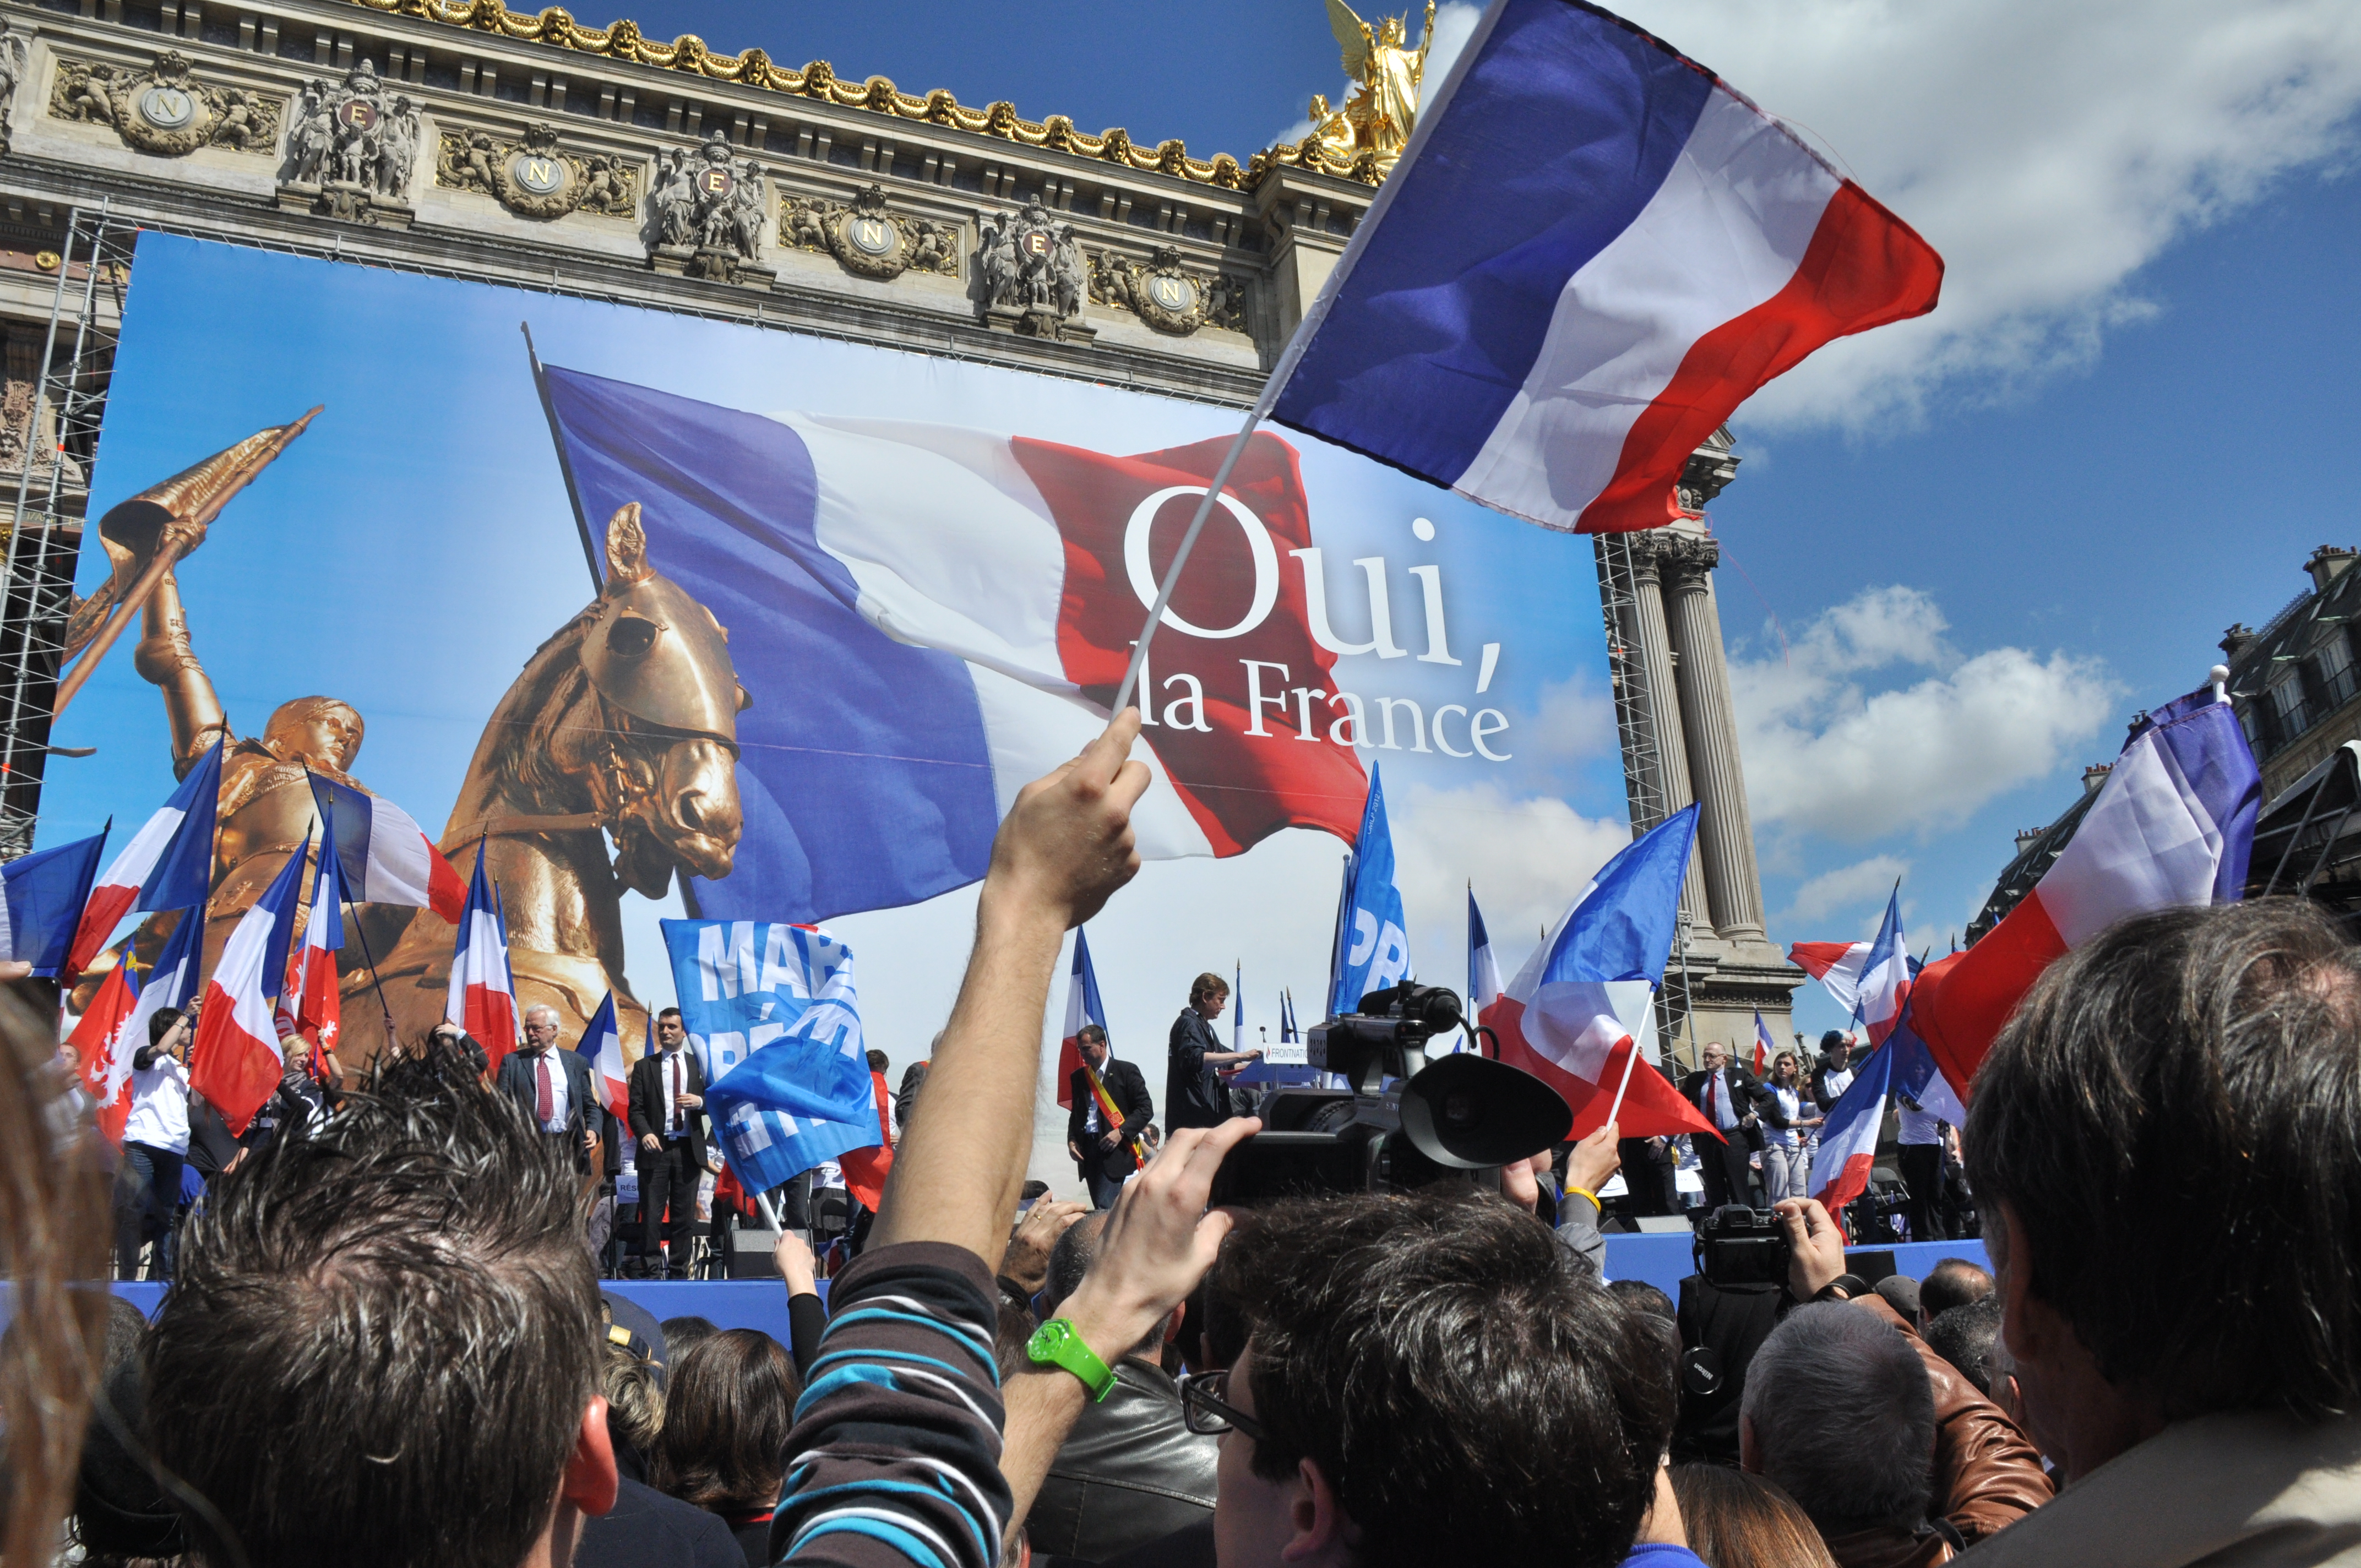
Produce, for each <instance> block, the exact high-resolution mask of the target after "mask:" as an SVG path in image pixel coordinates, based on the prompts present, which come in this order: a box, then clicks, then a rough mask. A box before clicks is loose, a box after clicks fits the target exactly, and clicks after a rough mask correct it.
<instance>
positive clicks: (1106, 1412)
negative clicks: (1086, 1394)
mask: <svg viewBox="0 0 2361 1568" xmlns="http://www.w3.org/2000/svg"><path fill="white" fill-rule="evenodd" d="M1106 1222H1107V1216H1106V1215H1105V1214H1104V1212H1101V1213H1095V1214H1088V1215H1085V1216H1083V1217H1082V1219H1080V1220H1078V1221H1076V1222H1075V1223H1073V1224H1071V1225H1069V1226H1068V1227H1067V1228H1066V1231H1065V1234H1062V1235H1060V1237H1059V1238H1058V1240H1057V1244H1056V1245H1054V1246H1052V1247H1051V1248H1050V1249H1049V1280H1048V1282H1047V1283H1046V1284H1045V1285H1044V1286H1043V1287H1042V1288H1041V1314H1042V1316H1043V1317H1045V1318H1055V1317H1056V1316H1057V1315H1058V1311H1059V1309H1060V1308H1061V1307H1063V1306H1064V1305H1065V1303H1066V1299H1067V1298H1068V1297H1070V1296H1071V1295H1073V1293H1074V1292H1075V1291H1077V1290H1079V1289H1081V1288H1082V1280H1083V1279H1084V1278H1085V1277H1087V1276H1088V1275H1089V1273H1090V1269H1091V1266H1092V1265H1093V1263H1095V1262H1097V1261H1098V1255H1099V1239H1100V1237H1101V1235H1102V1234H1104V1231H1105V1228H1106ZM1185 1311H1186V1309H1185V1307H1183V1308H1175V1309H1174V1310H1173V1311H1172V1312H1171V1313H1170V1315H1169V1316H1168V1317H1167V1318H1166V1319H1165V1320H1164V1321H1162V1322H1160V1323H1159V1324H1157V1325H1156V1327H1155V1328H1154V1329H1153V1330H1151V1331H1149V1332H1148V1334H1147V1335H1146V1336H1145V1337H1143V1338H1142V1339H1141V1340H1140V1342H1139V1343H1137V1344H1135V1345H1133V1346H1132V1347H1131V1348H1130V1350H1129V1351H1128V1352H1126V1354H1125V1355H1124V1357H1123V1359H1122V1360H1121V1361H1120V1362H1118V1363H1116V1364H1115V1387H1113V1388H1111V1389H1109V1390H1108V1391H1107V1396H1106V1398H1104V1399H1100V1400H1097V1401H1095V1402H1093V1403H1092V1404H1090V1405H1087V1406H1084V1407H1083V1409H1082V1419H1081V1420H1078V1421H1076V1422H1075V1423H1074V1427H1073V1430H1072V1431H1070V1432H1068V1433H1067V1434H1066V1441H1065V1443H1064V1445H1063V1446H1062V1447H1060V1449H1059V1450H1058V1457H1057V1458H1056V1459H1054V1460H1052V1461H1051V1462H1050V1464H1049V1479H1048V1480H1046V1481H1044V1482H1042V1483H1041V1490H1040V1492H1039V1494H1038V1496H1036V1497H1034V1499H1033V1508H1032V1510H1031V1511H1030V1512H1029V1513H1027V1515H1026V1516H1025V1533H1026V1537H1027V1540H1028V1541H1030V1543H1031V1545H1032V1548H1033V1550H1034V1551H1035V1552H1041V1553H1048V1554H1050V1555H1053V1556H1060V1557H1077V1558H1081V1559H1082V1560H1083V1561H1084V1562H1089V1563H1104V1562H1105V1561H1106V1560H1107V1559H1108V1558H1110V1557H1113V1556H1115V1554H1116V1553H1117V1552H1125V1551H1127V1550H1129V1549H1130V1548H1132V1547H1135V1546H1139V1545H1143V1544H1145V1543H1146V1542H1148V1541H1155V1540H1158V1539H1159V1538H1161V1537H1163V1536H1166V1535H1170V1533H1172V1532H1173V1531H1174V1530H1185V1529H1187V1528H1188V1527H1190V1526H1191V1525H1193V1524H1201V1523H1202V1522H1203V1521H1205V1520H1207V1519H1212V1518H1213V1467H1214V1464H1215V1462H1216V1460H1217V1459H1218V1457H1219V1454H1220V1452H1221V1450H1220V1445H1219V1444H1218V1443H1217V1442H1215V1441H1214V1440H1213V1439H1212V1438H1210V1437H1206V1436H1203V1435H1201V1434H1199V1433H1197V1432H1192V1431H1190V1430H1189V1428H1188V1426H1187V1424H1186V1422H1185V1421H1184V1420H1182V1416H1181V1409H1180V1389H1179V1387H1177V1386H1176V1385H1175V1384H1174V1383H1173V1381H1172V1378H1171V1376H1170V1375H1169V1374H1168V1373H1166V1371H1165V1370H1164V1366H1163V1364H1162V1361H1161V1357H1162V1354H1163V1351H1164V1346H1165V1344H1166V1343H1167V1342H1168V1341H1170V1340H1172V1339H1175V1338H1177V1337H1178V1336H1179V1334H1180V1325H1181V1321H1182V1319H1183V1316H1184V1314H1185Z"/></svg>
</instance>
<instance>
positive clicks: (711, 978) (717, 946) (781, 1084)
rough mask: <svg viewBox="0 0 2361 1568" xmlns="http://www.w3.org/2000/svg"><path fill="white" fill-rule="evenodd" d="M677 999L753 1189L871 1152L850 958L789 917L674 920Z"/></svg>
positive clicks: (725, 1135) (715, 1111) (669, 934)
mask: <svg viewBox="0 0 2361 1568" xmlns="http://www.w3.org/2000/svg"><path fill="white" fill-rule="evenodd" d="M663 924H664V948H665V951H666V952H667V953H669V954H670V955H671V958H672V974H673V984H674V987H675V991H674V994H675V996H676V997H678V998H679V1002H680V1011H681V1022H682V1024H683V1025H684V1026H685V1027H686V1029H687V1031H688V1045H689V1048H690V1049H691V1050H694V1051H695V1052H696V1053H697V1065H698V1066H700V1067H701V1068H703V1069H705V1082H706V1090H705V1110H706V1113H707V1114H708V1115H709V1116H711V1117H712V1118H713V1124H714V1126H715V1127H717V1128H719V1130H720V1135H721V1149H722V1155H723V1157H724V1158H726V1159H728V1160H729V1162H730V1168H731V1169H732V1170H734V1171H736V1172H737V1173H738V1179H739V1180H740V1181H741V1182H742V1183H743V1184H744V1185H745V1188H746V1190H748V1191H749V1192H763V1191H767V1190H770V1189H771V1188H774V1187H776V1186H777V1185H778V1184H779V1183H780V1182H782V1181H785V1180H787V1179H789V1178H791V1177H795V1176H798V1175H801V1174H802V1173H803V1172H805V1171H807V1170H809V1169H811V1168H813V1167H814V1166H816V1165H818V1164H819V1163H820V1162H821V1161H823V1160H829V1159H834V1158H835V1157H837V1156H839V1155H841V1154H845V1153H849V1152H850V1151H851V1150H853V1149H861V1148H872V1147H874V1146H876V1145H877V1143H878V1141H879V1139H878V1129H877V1102H876V1098H875V1095H874V1093H873V1090H872V1087H871V1082H870V1077H869V1058H868V1053H867V1052H866V1051H865V1050H864V1049H863V1048H862V1043H861V1006H860V1000H859V997H858V996H857V994H856V993H855V992H854V990H853V984H852V951H851V948H847V947H845V946H844V944H842V943H841V942H839V941H838V940H837V939H836V938H833V937H830V936H829V935H828V934H827V933H826V932H824V931H812V930H807V929H805V928H803V927H796V926H790V925H788V924H786V923H785V922H784V921H764V920H666V921H664V923H663Z"/></svg>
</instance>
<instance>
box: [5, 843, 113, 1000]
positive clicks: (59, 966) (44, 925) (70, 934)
mask: <svg viewBox="0 0 2361 1568" xmlns="http://www.w3.org/2000/svg"><path fill="white" fill-rule="evenodd" d="M113 826H114V824H113V822H112V821H111V820H110V822H109V823H108V825H107V828H101V829H100V830H99V831H98V833H97V834H96V835H95V836H94V837H93V838H88V839H75V840H73V841H72V842H71V843H69V844H60V845H59V846H57V847H56V848H55V849H51V850H34V851H33V852H32V853H31V854H29V855H23V856H19V857H18V858H17V859H16V860H13V861H9V862H8V863H7V864H6V865H5V866H0V879H5V882H6V884H7V888H6V896H5V897H0V956H5V957H7V958H11V959H16V961H17V962H19V963H27V964H30V965H32V966H33V972H34V973H35V974H37V975H42V976H50V975H56V974H58V973H60V971H61V970H64V969H65V967H66V960H67V959H68V957H69V955H70V954H71V951H72V948H73V939H74V937H75V935H76V933H77V932H78V931H79V930H80V929H81V926H82V911H83V910H84V909H85V908H87V907H88V906H89V904H90V891H91V886H92V883H93V882H94V880H95V879H96V878H97V876H98V857H99V852H100V851H101V850H104V849H105V848H106V834H107V831H108V828H112V827H113ZM80 972H81V971H80V970H75V971H72V973H73V974H79V973H80ZM67 978H69V979H71V978H72V975H71V974H70V975H69V976H68V977H67Z"/></svg>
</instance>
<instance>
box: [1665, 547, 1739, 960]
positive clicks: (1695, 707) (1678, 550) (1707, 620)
mask: <svg viewBox="0 0 2361 1568" xmlns="http://www.w3.org/2000/svg"><path fill="white" fill-rule="evenodd" d="M1660 548H1661V551H1662V560H1663V566H1662V569H1663V574H1664V600H1665V609H1666V612H1667V619H1668V620H1670V622H1671V631H1672V642H1673V650H1674V652H1675V654H1676V655H1677V656H1678V658H1679V665H1678V669H1677V683H1678V685H1679V687H1680V694H1681V728H1682V729H1683V731H1684V732H1685V737H1686V740H1687V741H1688V757H1689V776H1690V777H1691V779H1692V780H1694V781H1695V784H1696V788H1697V798H1698V799H1699V800H1701V801H1702V802H1704V805H1705V810H1704V811H1703V813H1702V814H1701V815H1700V817H1699V818H1698V821H1697V848H1698V850H1699V852H1700V858H1701V859H1702V860H1703V861H1705V886H1706V899H1707V902H1708V905H1710V907H1711V909H1712V912H1713V928H1714V930H1715V931H1716V932H1717V933H1718V934H1719V935H1720V936H1721V937H1723V938H1728V939H1732V940H1752V941H1757V942H1759V941H1761V940H1762V939H1763V880H1762V876H1761V873H1760V872H1757V871H1756V869H1755V865H1754V825H1753V822H1752V818H1751V817H1750V816H1749V814H1748V812H1747V809H1746V775H1745V773H1743V772H1742V771H1741V769H1740V767H1739V763H1738V718H1737V714H1736V713H1735V711H1734V710H1733V709H1732V708H1731V707H1730V666H1729V662H1728V659H1727V656H1726V655H1725V654H1724V652H1722V646H1721V612H1720V609H1719V606H1717V605H1716V604H1715V602H1714V593H1713V579H1712V577H1711V576H1710V575H1709V574H1710V573H1711V572H1712V571H1713V568H1714V567H1715V566H1716V565H1718V564H1719V562H1720V560H1721V550H1720V547H1719V545H1717V544H1715V543H1714V542H1713V541H1712V539H1711V538H1709V537H1699V536H1697V535H1695V534H1689V533H1677V534H1673V535H1670V536H1669V537H1667V538H1666V539H1665V540H1664V543H1663V544H1662V545H1661V547H1660Z"/></svg>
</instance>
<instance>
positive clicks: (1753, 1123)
mask: <svg viewBox="0 0 2361 1568" xmlns="http://www.w3.org/2000/svg"><path fill="white" fill-rule="evenodd" d="M1756 1090H1757V1086H1756V1084H1755V1081H1754V1075H1753V1074H1752V1073H1750V1072H1748V1071H1747V1070H1746V1069H1744V1068H1742V1067H1741V1066H1739V1065H1738V1063H1736V1062H1735V1061H1732V1060H1731V1059H1730V1053H1729V1052H1728V1051H1726V1050H1724V1049H1723V1048H1722V1047H1721V1046H1720V1044H1719V1042H1716V1043H1714V1044H1710V1045H1708V1046H1707V1047H1706V1048H1705V1066H1704V1067H1703V1068H1702V1069H1699V1070H1697V1071H1696V1072H1693V1073H1691V1074H1689V1075H1688V1076H1687V1077H1686V1078H1685V1079H1683V1080H1681V1095H1682V1097H1683V1098H1684V1099H1686V1100H1687V1101H1688V1102H1689V1103H1690V1104H1692V1105H1694V1106H1696V1107H1697V1109H1698V1110H1700V1111H1702V1112H1704V1113H1705V1119H1706V1122H1707V1123H1708V1124H1709V1125H1711V1126H1714V1127H1718V1128H1719V1129H1720V1130H1721V1136H1722V1139H1723V1140H1724V1141H1722V1142H1719V1143H1717V1142H1716V1141H1715V1140H1713V1139H1712V1138H1709V1137H1708V1136H1706V1135H1704V1134H1703V1133H1697V1134H1693V1135H1690V1138H1689V1143H1690V1146H1692V1147H1694V1148H1695V1149H1696V1150H1697V1167H1698V1172H1697V1173H1698V1175H1699V1176H1701V1177H1702V1178H1704V1180H1705V1205H1706V1212H1708V1213H1710V1212H1713V1211H1714V1210H1716V1209H1719V1208H1720V1207H1721V1206H1722V1205H1723V1204H1725V1203H1742V1204H1747V1205H1752V1203H1753V1201H1754V1194H1753V1190H1752V1182H1753V1166H1752V1159H1751V1157H1752V1155H1753V1154H1754V1152H1755V1151H1756V1150H1758V1149H1760V1148H1761V1147H1762V1146H1763V1119H1762V1118H1761V1117H1760V1116H1758V1115H1756V1114H1755V1112H1754V1098H1755V1093H1756Z"/></svg>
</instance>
